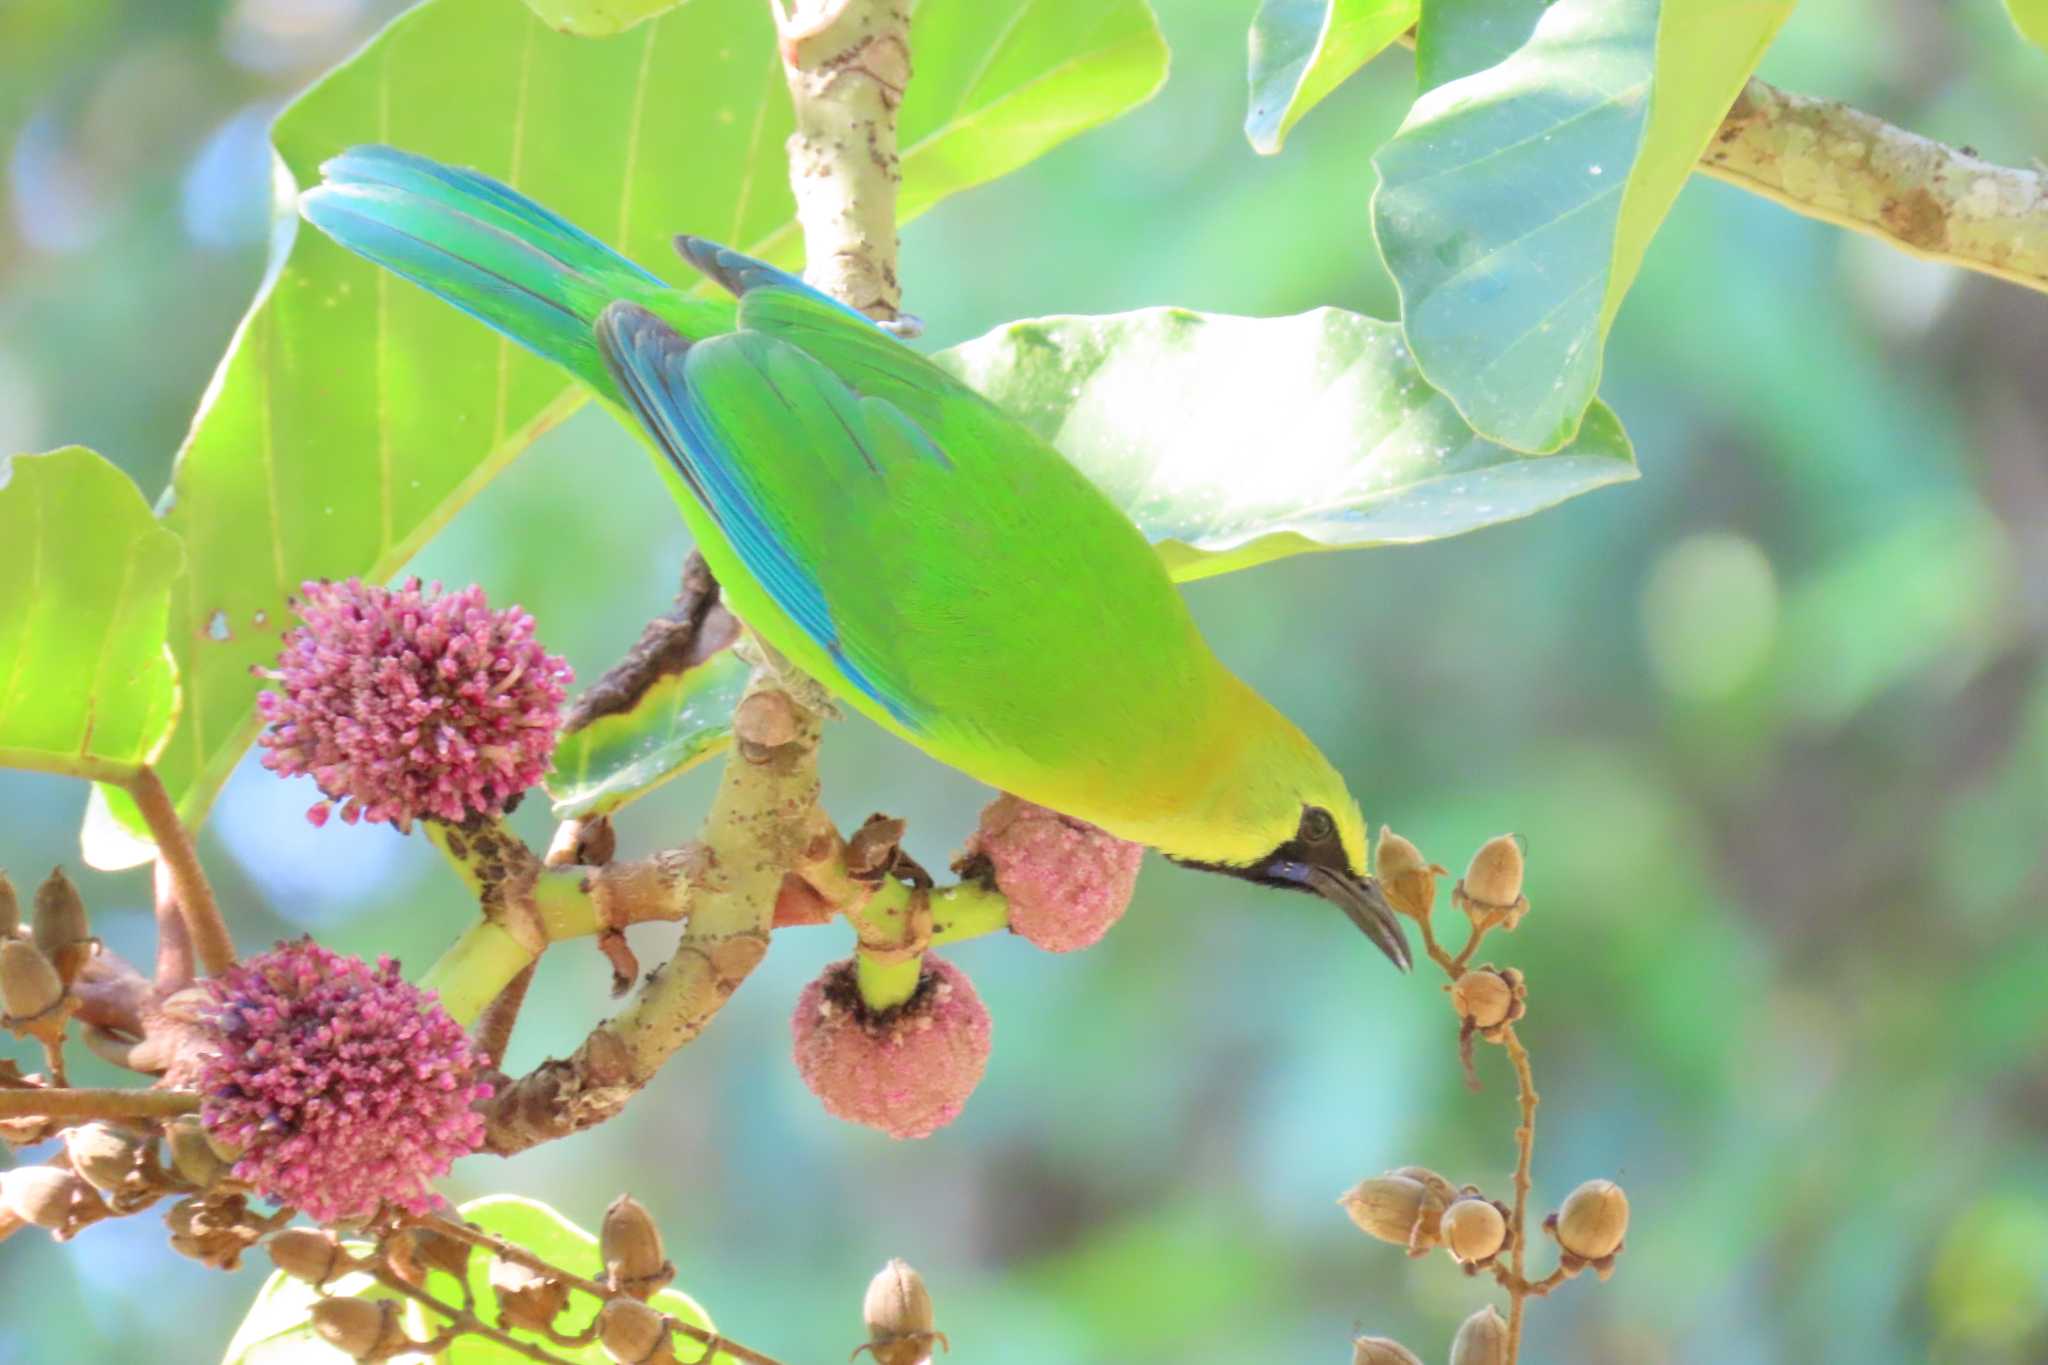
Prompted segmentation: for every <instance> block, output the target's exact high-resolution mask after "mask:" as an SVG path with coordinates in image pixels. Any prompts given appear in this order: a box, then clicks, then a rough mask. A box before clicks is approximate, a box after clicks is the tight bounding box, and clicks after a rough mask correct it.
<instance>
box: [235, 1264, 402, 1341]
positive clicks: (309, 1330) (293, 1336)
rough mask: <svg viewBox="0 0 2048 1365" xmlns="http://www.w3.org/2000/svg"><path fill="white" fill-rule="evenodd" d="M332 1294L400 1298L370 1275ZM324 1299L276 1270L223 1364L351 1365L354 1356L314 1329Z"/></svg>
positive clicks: (348, 1278) (333, 1288)
mask: <svg viewBox="0 0 2048 1365" xmlns="http://www.w3.org/2000/svg"><path fill="white" fill-rule="evenodd" d="M354 1249H355V1250H357V1251H360V1250H362V1248H361V1247H355V1248H354ZM327 1292H328V1293H329V1294H348V1295H354V1296H357V1297H361V1298H367V1299H393V1298H397V1297H398V1296H397V1294H395V1293H393V1292H392V1291H391V1290H389V1289H386V1288H384V1287H383V1286H382V1285H379V1284H378V1283H377V1282H376V1281H374V1280H372V1279H371V1278H370V1277H369V1276H368V1275H344V1276H342V1277H341V1278H340V1279H338V1280H335V1281H334V1282H333V1283H331V1284H329V1285H328V1286H327ZM320 1298H321V1293H320V1291H319V1290H316V1289H315V1288H313V1286H312V1285H310V1284H307V1283H306V1282H305V1281H304V1280H298V1279H293V1278H292V1277H291V1276H289V1275H287V1274H285V1273H284V1272H283V1271H282V1270H274V1271H272V1272H271V1273H270V1278H269V1279H267V1280H265V1281H264V1282H263V1288H261V1289H259V1290H257V1291H256V1300H255V1302H254V1303H252V1304H250V1305H249V1313H248V1316H246V1317H244V1318H243V1319H242V1322H241V1325H240V1326H239V1327H237V1328H235V1335H234V1338H233V1339H232V1340H230V1341H229V1342H228V1349H227V1352H226V1354H224V1355H223V1356H221V1365H347V1362H348V1360H349V1357H348V1356H345V1355H343V1354H342V1353H341V1352H340V1351H337V1350H335V1349H334V1348H333V1347H332V1346H329V1345H328V1344H327V1343H326V1342H324V1341H322V1340H321V1339H320V1338H319V1337H318V1336H317V1335H315V1333H314V1331H313V1322H312V1315H313V1305H314V1304H315V1303H317V1302H319V1300H320Z"/></svg>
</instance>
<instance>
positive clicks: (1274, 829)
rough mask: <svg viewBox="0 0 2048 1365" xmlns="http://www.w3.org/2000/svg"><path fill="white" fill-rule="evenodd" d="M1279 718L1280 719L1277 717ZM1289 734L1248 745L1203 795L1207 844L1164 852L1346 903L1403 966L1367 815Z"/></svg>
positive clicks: (1296, 734) (1186, 863) (1317, 756)
mask: <svg viewBox="0 0 2048 1365" xmlns="http://www.w3.org/2000/svg"><path fill="white" fill-rule="evenodd" d="M1275 719H1278V717H1277V715H1276V716H1275ZM1281 725H1282V726H1284V727H1285V739H1284V740H1277V741H1276V739H1275V738H1274V737H1273V736H1270V735H1269V736H1268V737H1267V739H1266V742H1264V743H1261V744H1258V745H1255V746H1248V747H1247V748H1246V749H1245V750H1243V751H1241V752H1242V753H1243V754H1244V758H1243V761H1241V762H1240V763H1238V764H1234V765H1230V767H1229V769H1228V770H1227V771H1219V772H1218V774H1217V777H1218V778H1219V780H1218V782H1217V783H1216V785H1215V786H1214V787H1212V788H1211V789H1210V790H1209V791H1208V792H1206V793H1204V794H1203V800H1202V802H1201V804H1202V806H1203V807H1205V809H1203V810H1202V811H1201V813H1200V817H1199V819H1198V820H1197V821H1195V822H1191V828H1192V827H1194V826H1195V825H1199V828H1200V834H1199V836H1198V838H1197V841H1198V842H1199V844H1200V845H1201V847H1193V846H1188V847H1185V848H1182V847H1173V846H1170V845H1164V844H1162V845H1161V846H1160V851H1161V852H1163V853H1165V854H1166V856H1167V857H1168V858H1170V859H1172V860H1173V861H1174V862H1176V863H1179V864H1181V865H1182V866H1183V867H1192V868H1196V869H1198V870H1200V871H1203V872H1216V873H1221V874H1223V875H1225V876H1229V877H1236V878H1239V879H1241V880H1243V881H1248V882H1254V883H1257V884H1258V885H1260V886H1270V887H1275V888H1278V889H1280V890H1283V891H1305V892H1308V893H1310V894H1312V895H1317V896H1320V897H1322V898H1323V899H1324V900H1326V901H1329V902H1330V903H1331V904H1333V905H1335V906H1336V907H1337V908H1338V909H1340V910H1342V911H1343V912H1344V913H1345V914H1346V915H1347V916H1349V917H1350V920H1351V922H1352V923H1353V924H1355V925H1357V926H1358V928H1359V930H1360V931H1361V932H1363V933H1364V934H1365V936H1366V937H1367V938H1369V939H1371V940H1372V942H1373V945H1374V946H1375V947H1377V948H1378V949H1379V950H1380V951H1381V952H1383V953H1385V954H1386V955H1387V957H1388V958H1389V959H1390V960H1391V961H1392V962H1393V964H1394V965H1395V966H1396V967H1399V968H1400V969H1401V970H1402V971H1407V970H1408V967H1409V965H1410V961H1411V959H1410V956H1409V951H1408V936H1407V934H1406V933H1405V932H1404V931H1403V930H1402V928H1401V921H1400V918H1399V917H1398V916H1397V915H1396V914H1395V913H1394V908H1393V906H1392V905H1390V904H1388V902H1387V898H1386V896H1385V894H1384V893H1382V892H1381V890H1380V885H1379V882H1378V881H1376V880H1375V879H1374V878H1372V877H1371V876H1368V875H1367V873H1366V827H1365V816H1364V815H1363V814H1361V813H1360V811H1359V809H1358V802H1357V801H1355V800H1353V799H1352V796H1351V792H1350V790H1349V789H1348V788H1347V787H1346V786H1345V784H1344V779H1343V777H1342V776H1340V775H1339V774H1338V772H1337V770H1336V769H1335V768H1334V767H1332V766H1331V764H1330V762H1329V760H1328V759H1326V758H1324V757H1323V755H1322V753H1321V751H1320V750H1318V749H1317V748H1316V747H1315V746H1314V745H1313V744H1312V743H1310V742H1309V740H1308V739H1307V738H1306V737H1305V736H1303V735H1302V734H1301V732H1300V731H1298V730H1296V729H1295V728H1294V727H1293V726H1292V725H1290V724H1287V723H1286V722H1285V721H1284V720H1282V721H1281Z"/></svg>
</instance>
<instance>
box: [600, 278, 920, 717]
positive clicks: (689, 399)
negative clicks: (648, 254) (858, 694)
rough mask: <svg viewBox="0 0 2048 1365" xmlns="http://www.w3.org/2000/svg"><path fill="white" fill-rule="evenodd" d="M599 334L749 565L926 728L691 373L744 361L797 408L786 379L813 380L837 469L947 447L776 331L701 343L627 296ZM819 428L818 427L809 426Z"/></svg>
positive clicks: (802, 622)
mask: <svg viewBox="0 0 2048 1365" xmlns="http://www.w3.org/2000/svg"><path fill="white" fill-rule="evenodd" d="M597 340H598V350H599V351H600V352H601V353H602V354H603V355H604V357H605V361H606V363H607V364H608V365H609V366H610V368H611V371H612V375H613V378H614V379H615V380H616V381H617V382H618V385H619V387H620V389H621V390H622V391H623V393H624V394H625V397H626V401H627V404H628V406H630V407H631V408H632V410H633V412H634V414H635V415H636V416H638V417H639V419H640V421H641V423H642V424H643V425H644V426H645V427H646V428H647V430H648V431H649V432H650V433H652V434H653V436H654V437H655V439H656V441H657V442H658V443H659V444H660V445H661V447H662V449H663V450H664V451H665V452H666V453H667V454H668V456H669V458H670V459H671V460H672V461H674V463H675V465H676V468H677V469H678V470H680V471H681V473H682V476H683V480H684V482H685V483H687V484H688V485H689V487H690V490H691V492H692V493H693V494H695V495H696V498H697V500H698V502H699V504H700V505H702V506H703V508H704V509H705V511H706V512H708V513H709V514H710V516H711V518H712V519H713V520H714V521H715V522H717V524H718V528H719V529H720V530H721V531H723V532H724V533H725V537H726V539H727V540H728V541H729V542H730V543H731V545H732V547H733V550H734V552H735V553H736V554H738V555H739V557H740V561H741V562H742V563H743V564H745V565H746V567H747V569H748V571H749V572H750V573H752V574H753V576H754V578H755V579H756V580H757V581H759V583H760V584H761V586H762V587H763V588H764V589H765V590H766V591H767V592H768V595H769V596H770V597H772V598H773V599H774V600H775V602H776V604H777V605H778V606H780V607H781V608H782V609H783V611H785V612H786V613H788V615H789V616H790V618H791V619H792V620H793V621H795V622H796V624H797V625H798V626H799V627H801V628H802V629H803V631H804V633H805V634H807V635H809V636H810V637H811V638H812V639H813V640H815V641H816V642H817V643H818V644H819V645H820V646H822V647H823V648H824V649H825V650H826V651H828V652H829V653H830V654H831V656H832V657H833V659H834V660H835V661H836V662H837V663H838V664H839V666H840V668H841V671H842V672H843V673H844V675H845V677H846V679H847V680H848V681H849V682H851V683H852V684H853V685H854V686H855V687H857V688H859V689H860V690H861V691H862V692H863V693H865V694H866V695H867V696H868V697H870V698H872V699H873V700H874V701H875V702H876V703H878V704H879V705H881V706H882V707H883V708H884V709H886V710H887V711H888V712H889V714H890V715H891V716H893V717H895V718H896V720H897V721H898V722H899V723H901V724H903V725H906V726H912V727H915V725H916V719H915V716H914V714H913V711H912V707H911V705H910V703H909V699H908V698H906V697H903V696H900V695H897V694H895V693H894V692H893V691H891V690H890V689H886V688H884V687H882V686H880V685H879V684H878V683H877V682H876V681H875V679H874V677H873V676H872V675H871V674H870V672H868V671H867V670H865V669H863V668H862V667H861V666H860V663H859V661H857V660H856V659H854V658H852V657H850V656H849V653H848V651H847V649H846V647H845V644H844V642H843V641H842V639H841V636H840V632H839V629H838V626H837V624H836V623H835V622H834V620H833V618H832V610H831V606H830V604H829V603H828V602H827V600H826V596H825V591H824V588H823V587H822V586H821V584H820V583H819V581H818V579H817V576H816V575H815V574H814V573H813V572H811V570H810V569H809V568H807V567H806V566H805V565H803V564H802V563H800V562H799V561H798V560H797V558H796V557H795V556H794V555H793V554H792V553H791V552H790V549H789V547H788V546H787V545H786V544H785V543H784V541H783V540H782V538H781V537H780V536H778V535H777V534H776V532H775V530H774V528H773V527H771V526H770V525H769V523H768V521H767V518H766V516H765V515H764V509H763V508H762V507H761V506H760V504H759V500H758V498H757V495H756V493H755V490H754V489H753V488H752V487H751V486H750V481H749V480H748V478H747V475H746V465H745V463H744V457H743V455H742V453H741V452H739V451H737V450H735V449H734V448H733V446H732V444H731V443H730V441H728V440H727V439H726V437H725V435H724V433H723V432H722V431H721V430H720V429H719V426H718V424H717V422H715V421H714V420H712V419H711V418H710V416H709V414H708V413H707V412H706V410H705V407H704V405H703V403H702V402H701V401H700V398H699V396H698V395H697V393H696V392H695V391H694V390H693V387H692V383H691V371H692V370H693V369H694V368H700V367H701V365H702V364H703V363H704V359H703V358H704V357H705V356H712V357H714V358H715V359H717V360H720V361H735V360H736V361H738V362H740V363H739V364H725V365H722V366H721V372H722V374H724V375H725V376H727V382H729V383H753V384H757V385H758V386H759V389H760V390H761V391H764V392H766V393H768V394H770V395H772V396H773V397H774V398H775V399H776V400H777V401H778V402H780V403H781V404H782V405H783V406H784V407H786V408H787V409H788V410H789V411H790V413H791V414H792V416H793V417H800V412H799V409H798V406H797V404H795V403H794V402H792V401H791V400H790V398H789V397H788V396H787V395H786V393H785V392H784V387H783V386H784V385H787V384H802V385H803V392H804V396H805V397H806V398H813V399H821V400H822V401H823V406H824V407H825V409H826V410H827V411H829V413H830V414H831V416H832V417H833V418H834V419H835V425H836V427H837V429H838V431H839V432H840V433H841V434H843V436H844V438H845V439H844V441H843V442H831V441H829V440H824V441H816V442H807V443H806V444H807V446H808V453H810V454H811V455H813V456H814V457H815V458H817V459H818V460H819V461H820V462H821V468H826V469H829V467H830V462H833V461H838V462H839V463H841V464H845V463H846V462H848V461H851V460H859V461H860V462H862V465H863V471H862V472H863V475H864V476H870V477H880V476H881V475H882V473H883V470H884V467H885V465H886V463H887V462H888V461H889V460H891V459H892V458H894V457H895V456H896V455H897V454H898V453H899V452H901V451H906V450H907V451H911V452H917V453H919V454H920V455H922V451H920V449H919V443H920V442H921V443H922V447H923V449H924V450H929V451H930V452H931V453H932V454H934V455H936V456H937V458H938V459H939V460H941V461H944V459H945V457H944V455H943V454H942V453H940V452H938V450H937V447H936V446H934V445H933V444H932V442H931V440H930V439H929V438H928V437H926V436H924V434H923V433H922V432H921V431H918V430H917V428H916V427H915V424H913V423H911V422H910V421H909V419H907V418H904V417H902V416H901V415H900V414H896V415H895V417H894V423H893V424H892V427H891V429H890V431H889V434H888V435H887V436H886V437H883V438H882V439H880V440H878V439H876V435H875V433H874V432H873V431H872V430H871V425H872V418H871V416H870V415H869V414H868V413H867V412H865V411H864V409H865V408H866V407H867V406H868V403H867V401H864V400H862V399H860V398H859V397H858V396H857V395H855V394H853V393H852V392H850V391H849V390H848V389H847V388H846V386H845V385H844V384H842V383H840V382H839V381H838V379H836V378H835V377H834V376H833V375H832V374H831V372H830V371H827V370H825V369H824V368H823V367H822V366H820V365H818V363H817V362H816V361H814V360H812V359H811V358H810V357H808V356H806V355H804V354H803V353H802V352H801V351H798V350H797V349H796V348H795V347H793V346H789V345H787V344H786V343H783V342H779V341H776V340H775V339H774V338H772V337H768V336H764V335H761V334H759V333H752V334H749V333H732V334H728V335H726V336H721V337H714V338H712V339H711V340H709V341H705V342H699V343H695V344H692V343H691V342H689V341H688V340H686V339H685V338H684V337H683V336H681V335H680V334H679V333H678V332H676V330H675V329H674V328H672V327H670V326H669V325H668V324H667V323H665V322H663V321H662V320H661V319H660V318H658V317H656V316H655V315H654V314H653V313H651V312H649V311H648V310H646V309H645V308H642V307H640V306H639V305H637V304H632V303H625V302H619V303H614V304H612V305H611V306H610V307H609V308H607V309H605V311H604V313H603V315H602V316H601V317H600V318H599V319H598V323H597ZM778 372H779V373H778ZM884 406H886V405H884ZM814 433H815V428H813V429H812V431H811V432H807V434H814ZM757 454H758V452H757Z"/></svg>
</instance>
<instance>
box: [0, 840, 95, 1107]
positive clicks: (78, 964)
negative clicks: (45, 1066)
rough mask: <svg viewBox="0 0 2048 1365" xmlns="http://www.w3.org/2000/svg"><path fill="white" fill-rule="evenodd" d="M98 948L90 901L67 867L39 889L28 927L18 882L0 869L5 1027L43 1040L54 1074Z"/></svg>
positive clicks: (0, 1021) (0, 1018)
mask: <svg viewBox="0 0 2048 1365" xmlns="http://www.w3.org/2000/svg"><path fill="white" fill-rule="evenodd" d="M99 946H100V943H99V940H98V939H96V938H94V937H93V936H92V928H91V926H90V925H89V924H88V923H87V921H86V913H85V901H84V899H83V898H81V897H80V896H79V894H78V888H77V887H76V886H74V885H72V883H71V879H70V878H69V877H67V876H65V875H64V869H63V868H61V867H59V868H54V869H52V870H51V872H50V875H49V876H48V877H47V878H45V879H44V881H43V884H42V885H41V886H38V887H37V888H36V893H35V898H34V908H33V911H32V913H31V916H30V920H29V923H28V924H27V925H23V924H22V922H21V901H20V898H19V897H18V896H17V895H16V894H15V890H14V884H13V883H12V882H10V881H8V879H7V874H6V873H4V872H0V1025H4V1026H5V1027H6V1028H7V1029H8V1031H9V1032H11V1033H13V1034H14V1036H15V1037H17V1038H34V1039H35V1040H36V1041H37V1042H39V1043H41V1044H42V1045H43V1049H44V1052H45V1054H46V1055H47V1056H48V1057H49V1059H50V1064H51V1071H52V1072H53V1073H57V1072H58V1071H59V1052H58V1048H59V1046H60V1045H61V1044H62V1042H63V1039H64V1029H65V1027H66V1025H67V1024H68V1023H69V1022H70V1019H71V1015H72V1014H73V1012H74V1011H76V1010H77V1008H78V998H77V996H75V995H73V994H72V991H71V988H72V986H73V984H74V983H76V982H77V980H78V978H79V975H80V974H81V973H82V972H84V971H85V966H86V963H88V962H90V961H91V960H92V958H93V955H94V954H95V953H97V952H98V951H99Z"/></svg>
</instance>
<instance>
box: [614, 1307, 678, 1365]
mask: <svg viewBox="0 0 2048 1365" xmlns="http://www.w3.org/2000/svg"><path fill="white" fill-rule="evenodd" d="M597 1340H598V1344H599V1345H601V1346H602V1347H604V1353H605V1354H606V1355H608V1356H610V1357H611V1358H612V1359H613V1360H616V1361H618V1362H619V1365H670V1362H672V1361H674V1360H675V1358H676V1355H675V1338H674V1334H673V1333H672V1332H670V1330H669V1325H668V1319H667V1318H666V1317H664V1316H663V1315H662V1314H661V1313H660V1312H659V1311H657V1310H656V1309H653V1308H649V1307H648V1306H647V1305H646V1304H644V1303H642V1302H640V1300H638V1299H633V1298H627V1297H626V1296H625V1295H623V1294H622V1295H620V1296H619V1297H618V1298H616V1299H612V1300H611V1301H610V1302H608V1303H606V1304H605V1306H604V1307H603V1308H602V1309H600V1310H599V1311H598V1315H597Z"/></svg>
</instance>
